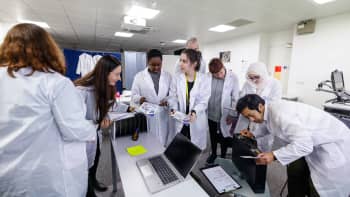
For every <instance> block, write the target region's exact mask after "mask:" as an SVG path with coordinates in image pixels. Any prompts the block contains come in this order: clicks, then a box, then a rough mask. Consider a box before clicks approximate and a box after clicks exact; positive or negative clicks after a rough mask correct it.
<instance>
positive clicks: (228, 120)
mask: <svg viewBox="0 0 350 197" xmlns="http://www.w3.org/2000/svg"><path fill="white" fill-rule="evenodd" d="M209 71H210V73H209V74H208V77H209V80H210V81H211V96H210V99H209V104H208V121H209V133H210V141H211V149H212V151H211V155H210V156H209V157H208V159H207V163H213V162H214V160H215V158H216V157H217V155H216V148H217V144H218V143H220V144H221V147H220V149H221V157H222V158H225V156H226V151H227V147H228V146H230V145H231V144H232V141H231V139H232V134H231V133H230V129H231V125H232V123H233V121H234V116H235V115H236V114H235V111H234V110H232V108H235V105H236V102H237V100H238V95H239V84H238V78H237V76H236V75H235V74H234V73H233V72H231V71H229V70H227V69H226V68H225V66H224V65H223V63H222V62H221V60H220V59H219V58H213V59H212V60H211V61H210V62H209Z"/></svg>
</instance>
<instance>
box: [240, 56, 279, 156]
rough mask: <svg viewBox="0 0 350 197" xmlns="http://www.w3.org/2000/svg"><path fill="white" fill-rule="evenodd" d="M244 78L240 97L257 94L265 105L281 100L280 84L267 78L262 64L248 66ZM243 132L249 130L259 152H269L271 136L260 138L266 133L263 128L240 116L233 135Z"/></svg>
mask: <svg viewBox="0 0 350 197" xmlns="http://www.w3.org/2000/svg"><path fill="white" fill-rule="evenodd" d="M246 77H247V81H246V82H245V83H244V85H243V88H242V90H241V92H240V97H243V96H245V95H247V94H257V95H259V96H260V97H262V98H263V99H264V100H265V102H266V103H270V102H272V101H276V100H279V99H281V98H282V86H281V84H280V82H279V81H278V80H276V79H274V78H273V77H271V76H269V74H268V72H267V67H266V65H265V64H264V63H262V62H255V63H252V64H250V65H249V68H248V70H247V75H246ZM244 130H250V132H252V133H253V134H254V135H255V137H256V139H257V142H258V147H259V149H260V150H261V151H271V148H272V143H273V137H272V136H271V135H265V136H264V137H261V136H263V135H264V134H265V133H266V132H267V130H266V128H265V127H263V126H258V125H256V124H254V123H251V122H250V121H249V120H248V119H247V118H244V117H242V116H240V117H239V119H238V123H237V126H236V128H235V133H239V132H241V131H244Z"/></svg>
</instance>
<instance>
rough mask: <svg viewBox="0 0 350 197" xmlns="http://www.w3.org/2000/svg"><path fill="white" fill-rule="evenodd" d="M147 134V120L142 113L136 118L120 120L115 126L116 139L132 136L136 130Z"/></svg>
mask: <svg viewBox="0 0 350 197" xmlns="http://www.w3.org/2000/svg"><path fill="white" fill-rule="evenodd" d="M137 129H138V130H139V132H140V133H141V132H147V118H146V116H145V115H143V114H141V113H137V114H135V117H132V118H126V119H123V120H119V121H117V122H116V124H115V130H116V132H115V137H122V136H128V135H132V134H133V133H134V132H135V131H136V130H137Z"/></svg>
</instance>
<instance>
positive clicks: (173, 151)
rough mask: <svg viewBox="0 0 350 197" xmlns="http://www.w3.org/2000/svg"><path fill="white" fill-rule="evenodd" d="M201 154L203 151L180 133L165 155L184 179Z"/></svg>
mask: <svg viewBox="0 0 350 197" xmlns="http://www.w3.org/2000/svg"><path fill="white" fill-rule="evenodd" d="M201 152H202V151H201V149H199V148H198V147H197V146H196V145H194V144H193V143H192V142H191V141H190V140H189V139H187V138H186V137H185V136H183V135H182V134H181V133H179V134H177V135H176V136H175V138H174V140H173V141H172V142H171V144H170V145H169V146H168V148H167V149H166V150H165V152H164V155H165V156H166V157H167V159H168V160H169V161H170V162H171V163H172V164H173V165H174V167H175V168H176V170H177V171H178V172H179V173H180V174H181V175H182V176H183V177H186V176H187V175H188V173H190V170H191V169H192V167H193V165H194V164H195V163H196V161H197V160H198V158H199V156H200V154H201Z"/></svg>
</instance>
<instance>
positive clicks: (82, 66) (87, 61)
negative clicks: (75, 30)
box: [75, 53, 95, 76]
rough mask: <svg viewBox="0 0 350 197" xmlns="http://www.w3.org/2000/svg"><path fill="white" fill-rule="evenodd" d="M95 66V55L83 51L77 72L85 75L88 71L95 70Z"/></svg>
mask: <svg viewBox="0 0 350 197" xmlns="http://www.w3.org/2000/svg"><path fill="white" fill-rule="evenodd" d="M94 68H95V64H94V59H93V57H92V56H91V55H89V54H87V53H83V54H81V55H80V56H79V60H78V65H77V69H76V71H75V73H76V74H77V75H81V76H84V75H86V74H87V73H89V72H91V71H92V70H94Z"/></svg>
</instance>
